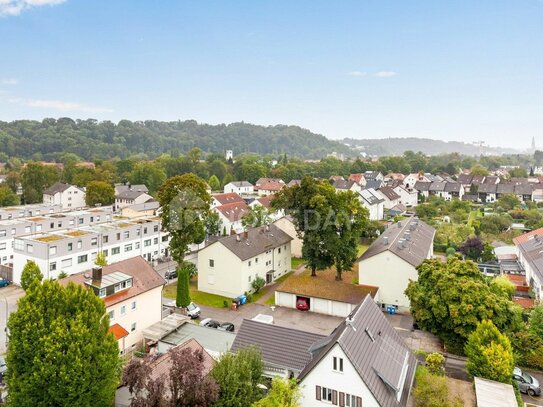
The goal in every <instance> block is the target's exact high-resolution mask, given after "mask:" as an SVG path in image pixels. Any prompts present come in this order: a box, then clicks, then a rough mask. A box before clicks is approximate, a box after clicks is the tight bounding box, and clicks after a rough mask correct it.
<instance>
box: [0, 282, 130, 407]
mask: <svg viewBox="0 0 543 407" xmlns="http://www.w3.org/2000/svg"><path fill="white" fill-rule="evenodd" d="M8 328H9V332H10V343H9V348H8V353H7V358H6V360H7V366H8V369H7V377H6V381H7V384H8V387H9V396H8V404H9V405H11V406H18V407H33V406H98V407H100V406H103V407H109V406H111V405H112V404H113V400H114V398H115V390H116V388H117V384H118V383H119V374H120V359H119V346H118V344H117V341H116V340H115V337H114V336H113V334H111V333H109V318H108V316H107V314H106V309H105V305H104V302H103V301H102V300H101V299H100V298H98V296H97V295H95V294H94V292H93V291H92V290H90V289H88V288H84V287H83V286H80V285H74V284H69V285H68V286H67V287H63V286H61V285H60V284H59V283H58V282H57V281H51V280H47V281H44V282H43V284H32V285H31V286H30V288H29V289H28V290H27V292H26V295H25V296H24V297H23V298H21V299H20V300H19V304H18V309H17V311H16V312H14V313H13V314H11V316H10V319H9V322H8Z"/></svg>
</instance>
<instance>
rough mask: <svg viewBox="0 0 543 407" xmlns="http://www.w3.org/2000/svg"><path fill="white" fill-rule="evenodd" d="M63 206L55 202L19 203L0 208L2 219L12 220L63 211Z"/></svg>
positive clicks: (0, 218) (0, 217)
mask: <svg viewBox="0 0 543 407" xmlns="http://www.w3.org/2000/svg"><path fill="white" fill-rule="evenodd" d="M62 211H63V209H62V206H61V205H57V204H53V205H49V204H44V203H40V204H31V205H17V206H7V207H4V208H0V220H11V219H19V218H26V217H29V216H38V215H45V214H51V213H59V212H62Z"/></svg>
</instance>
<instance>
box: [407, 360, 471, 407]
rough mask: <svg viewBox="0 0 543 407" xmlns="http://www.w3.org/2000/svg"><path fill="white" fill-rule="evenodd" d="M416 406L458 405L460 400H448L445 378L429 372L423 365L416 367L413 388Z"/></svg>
mask: <svg viewBox="0 0 543 407" xmlns="http://www.w3.org/2000/svg"><path fill="white" fill-rule="evenodd" d="M413 396H414V397H415V406H417V407H460V406H462V402H461V401H460V400H457V399H456V400H452V401H451V400H449V389H448V387H447V378H446V377H445V376H437V375H433V374H431V373H430V372H429V371H428V369H427V368H426V367H424V366H419V367H417V372H416V373H415V388H414V389H413Z"/></svg>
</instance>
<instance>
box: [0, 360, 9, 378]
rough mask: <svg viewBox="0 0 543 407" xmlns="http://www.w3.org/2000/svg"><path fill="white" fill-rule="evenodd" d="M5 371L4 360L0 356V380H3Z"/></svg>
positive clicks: (6, 368)
mask: <svg viewBox="0 0 543 407" xmlns="http://www.w3.org/2000/svg"><path fill="white" fill-rule="evenodd" d="M7 370H8V367H7V366H6V359H4V357H3V356H0V378H3V377H4V376H5V375H6V372H7Z"/></svg>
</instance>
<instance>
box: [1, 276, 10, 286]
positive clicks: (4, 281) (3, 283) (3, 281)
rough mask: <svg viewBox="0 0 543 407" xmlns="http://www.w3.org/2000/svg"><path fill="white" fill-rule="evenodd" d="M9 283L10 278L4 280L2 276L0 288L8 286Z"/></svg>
mask: <svg viewBox="0 0 543 407" xmlns="http://www.w3.org/2000/svg"><path fill="white" fill-rule="evenodd" d="M8 285H9V281H8V280H4V279H3V278H0V288H2V287H7V286H8Z"/></svg>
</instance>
